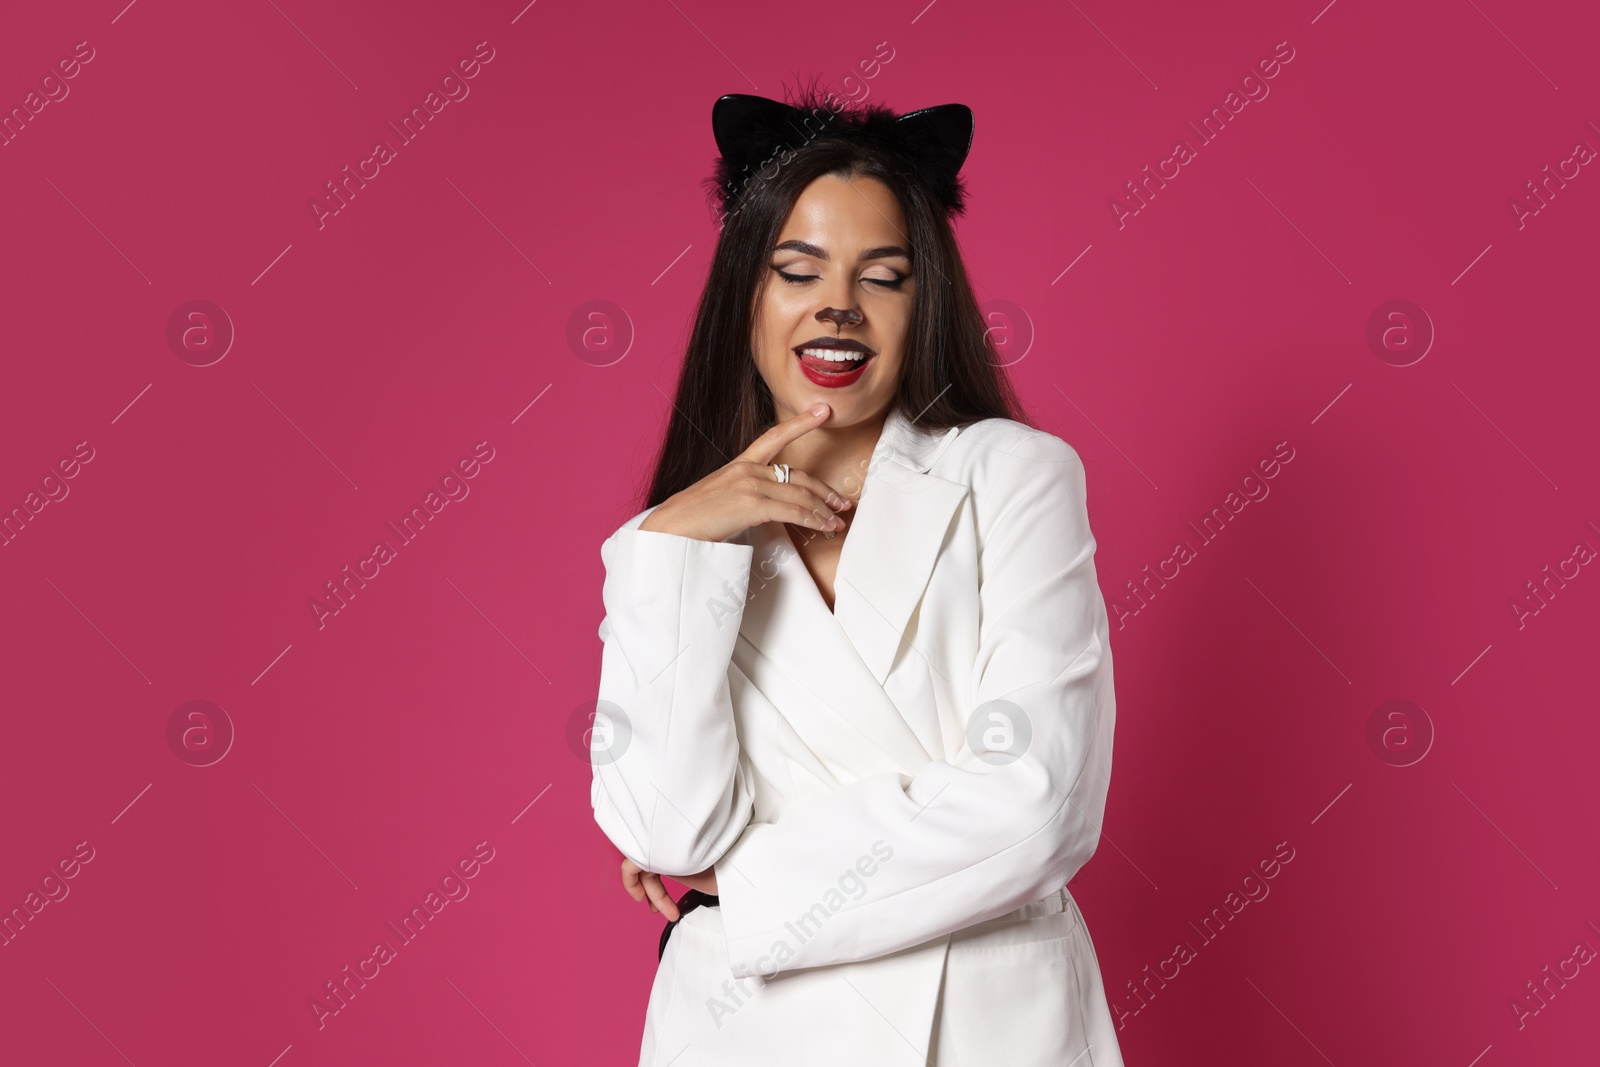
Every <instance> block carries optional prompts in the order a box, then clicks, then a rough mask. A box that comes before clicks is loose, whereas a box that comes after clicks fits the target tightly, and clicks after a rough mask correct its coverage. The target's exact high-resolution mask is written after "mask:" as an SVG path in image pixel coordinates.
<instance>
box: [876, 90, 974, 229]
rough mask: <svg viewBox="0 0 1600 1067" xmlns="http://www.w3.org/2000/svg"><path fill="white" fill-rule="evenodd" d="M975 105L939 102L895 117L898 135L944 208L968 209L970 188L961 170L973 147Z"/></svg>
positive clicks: (959, 211) (952, 211)
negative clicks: (972, 106) (962, 177)
mask: <svg viewBox="0 0 1600 1067" xmlns="http://www.w3.org/2000/svg"><path fill="white" fill-rule="evenodd" d="M972 126H973V124H972V109H971V108H970V107H968V106H967V105H965V104H940V105H938V106H937V107H925V108H923V109H922V110H921V111H912V112H910V113H908V114H905V115H901V116H900V117H899V118H897V119H895V121H894V128H895V131H896V133H897V134H898V139H899V141H900V143H901V145H902V146H903V147H904V149H905V151H907V152H908V153H910V155H911V156H912V157H913V158H915V160H916V162H917V169H918V170H920V171H921V172H922V174H923V177H925V178H926V179H927V181H928V184H929V185H930V186H931V187H932V188H933V192H934V195H935V196H937V197H938V198H939V200H940V202H941V203H943V204H944V205H945V208H946V209H947V210H948V211H950V212H951V213H953V214H956V215H961V214H964V213H965V211H966V203H967V189H966V183H965V182H964V181H962V180H961V175H960V173H959V171H960V170H961V165H962V164H963V163H965V162H966V161H967V152H968V151H969V150H971V148H972Z"/></svg>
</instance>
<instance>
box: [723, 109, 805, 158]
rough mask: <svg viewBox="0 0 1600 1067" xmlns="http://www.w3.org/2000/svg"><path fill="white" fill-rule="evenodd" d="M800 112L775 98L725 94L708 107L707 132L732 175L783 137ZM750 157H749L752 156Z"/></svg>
mask: <svg viewBox="0 0 1600 1067" xmlns="http://www.w3.org/2000/svg"><path fill="white" fill-rule="evenodd" d="M801 117H802V112H801V111H800V110H799V109H797V108H793V107H790V106H789V105H788V104H785V103H781V102H780V101H777V100H768V99H767V98H766V97H764V96H750V95H748V94H746V93H729V94H728V95H727V96H723V97H719V98H718V100H717V102H716V103H715V104H713V105H712V106H711V133H712V135H713V136H714V137H716V139H717V151H719V152H720V153H721V154H722V158H723V159H724V160H726V161H727V162H728V164H729V165H730V167H731V169H732V170H733V172H734V173H735V174H737V173H738V172H739V171H740V170H742V169H743V168H744V166H745V165H746V164H749V163H759V162H761V161H762V160H764V159H765V158H766V157H767V156H768V155H770V154H771V151H772V149H773V148H775V147H776V146H777V145H778V144H779V143H780V142H782V141H783V140H785V138H786V137H787V136H788V134H789V131H790V129H791V123H795V122H797V120H798V119H799V118H801ZM752 157H753V158H752Z"/></svg>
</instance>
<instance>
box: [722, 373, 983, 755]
mask: <svg viewBox="0 0 1600 1067" xmlns="http://www.w3.org/2000/svg"><path fill="white" fill-rule="evenodd" d="M960 432H961V428H960V427H951V428H950V429H948V430H942V431H940V430H927V429H923V428H921V427H919V426H917V425H916V424H915V422H913V421H912V419H910V418H909V417H907V416H906V414H905V413H904V412H903V411H902V410H901V408H900V405H899V404H898V403H896V404H895V406H893V407H892V408H891V409H890V411H889V414H888V416H887V417H886V418H885V420H884V426H883V432H882V433H881V434H880V436H879V439H878V445H877V447H876V448H875V449H874V450H873V454H872V458H871V460H870V462H869V464H868V468H867V474H866V479H865V484H864V485H863V487H862V491H861V499H860V501H859V502H858V503H857V505H856V507H857V513H856V516H855V519H854V520H853V522H852V523H851V527H850V532H849V534H848V535H847V536H846V538H845V543H844V547H843V549H842V550H841V552H840V556H839V566H838V570H837V572H836V574H835V577H834V610H833V611H832V612H829V611H828V606H827V604H826V603H825V602H824V601H823V599H822V593H821V592H820V591H819V590H818V589H817V586H816V582H815V580H813V579H812V577H811V574H810V572H809V571H807V570H806V566H805V562H804V561H803V560H802V559H801V558H800V557H799V555H798V553H797V552H796V551H795V547H794V541H793V539H792V538H790V536H789V533H788V530H787V529H786V528H785V527H784V525H783V524H782V523H778V522H770V523H763V524H761V525H759V526H755V527H751V528H750V529H749V530H747V531H745V536H746V537H747V539H748V543H749V544H750V545H752V546H753V547H754V549H755V553H754V556H753V562H752V569H751V575H750V596H749V597H748V599H747V601H746V604H745V609H744V617H743V619H742V621H741V624H740V627H739V632H740V634H741V636H743V637H744V638H745V639H746V640H747V641H749V642H750V643H751V644H752V645H754V646H755V647H756V648H757V649H758V650H760V651H761V652H762V654H763V655H765V656H766V657H767V658H768V659H771V660H773V661H774V662H775V663H776V664H777V665H778V666H779V667H781V668H782V669H783V670H784V672H785V673H787V674H789V675H790V676H791V677H792V678H794V679H795V680H796V681H797V682H799V683H800V684H801V685H803V686H805V687H806V688H807V689H809V690H811V691H812V692H814V693H817V694H824V693H828V692H834V693H839V692H850V693H851V694H852V696H853V697H854V698H855V699H858V700H866V701H870V702H873V703H878V702H880V701H881V704H882V706H881V707H879V708H877V709H876V710H877V711H881V712H883V714H862V715H857V716H854V717H853V719H854V728H855V729H856V730H858V731H863V732H866V733H868V734H869V736H870V737H871V740H872V741H873V743H874V744H875V745H876V746H877V747H878V748H879V749H880V750H881V751H883V752H884V753H886V754H888V755H889V756H891V757H892V758H893V759H894V760H895V761H896V762H897V763H900V764H902V765H907V764H909V765H911V766H913V767H914V766H918V765H920V763H921V762H922V761H925V760H926V759H927V758H928V756H927V754H926V752H925V750H924V749H923V747H922V745H921V742H919V741H918V740H917V738H916V735H915V734H913V733H912V732H911V729H910V727H909V726H907V725H906V723H905V720H904V717H903V716H901V715H899V714H898V713H896V711H895V709H894V707H893V705H892V704H891V703H889V698H888V696H887V694H885V693H884V692H883V688H882V686H883V683H884V681H885V679H886V678H887V677H888V674H889V669H890V668H891V667H892V666H893V665H894V661H895V658H896V656H897V655H898V654H899V653H900V652H901V651H902V649H903V648H904V647H905V644H906V642H905V631H906V626H907V624H908V623H909V622H910V619H911V615H912V613H913V612H914V611H915V610H916V607H917V604H918V603H919V602H920V600H921V599H922V594H923V591H924V590H925V589H926V588H927V585H928V578H929V576H930V575H931V574H932V572H933V567H934V564H935V562H936V561H937V559H938V556H939V550H940V547H941V546H942V545H943V544H944V541H945V535H946V533H947V532H948V531H949V528H950V523H951V520H952V519H953V518H954V516H955V514H956V511H957V509H958V508H959V507H960V505H961V502H962V501H963V500H965V499H966V497H967V487H966V486H965V485H964V484H961V483H959V482H953V481H950V480H949V479H946V478H941V477H939V476H938V475H936V474H933V473H931V471H932V467H933V465H934V463H935V462H936V461H937V460H938V458H939V456H940V455H942V454H943V453H944V451H945V449H946V448H947V447H948V446H949V444H950V442H951V441H953V440H954V439H955V437H956V436H957V435H958V434H959V433H960ZM869 683H870V684H869ZM857 694H859V696H858V695H857ZM861 710H863V711H864V710H865V709H861Z"/></svg>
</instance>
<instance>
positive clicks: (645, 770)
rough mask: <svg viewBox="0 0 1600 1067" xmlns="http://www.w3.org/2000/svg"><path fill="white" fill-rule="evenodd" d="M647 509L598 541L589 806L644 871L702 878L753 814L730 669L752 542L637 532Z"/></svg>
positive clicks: (748, 572)
mask: <svg viewBox="0 0 1600 1067" xmlns="http://www.w3.org/2000/svg"><path fill="white" fill-rule="evenodd" d="M647 514H649V512H648V511H647V512H644V513H642V514H640V515H637V516H635V517H634V518H633V519H632V520H630V521H629V522H628V523H626V524H624V526H623V527H622V529H620V530H618V531H617V532H616V533H614V534H612V535H611V536H610V537H609V538H607V539H606V541H605V542H604V543H603V544H602V545H601V548H600V555H601V558H602V560H604V562H605V569H606V575H605V584H604V588H603V593H602V595H603V599H604V601H605V610H606V614H605V618H604V619H603V620H602V621H601V623H600V630H599V635H600V639H601V640H602V641H603V642H604V648H603V649H602V651H601V659H600V686H599V699H598V701H597V702H596V711H595V721H594V728H595V731H596V732H597V736H596V737H595V738H594V739H592V740H591V743H590V747H589V758H590V766H591V767H592V768H593V770H594V777H593V781H592V784H591V789H590V805H591V807H593V809H594V817H595V821H596V822H597V823H598V824H599V825H600V829H601V830H603V831H604V832H605V835H606V837H608V838H610V839H611V842H612V843H613V844H615V845H616V846H617V848H618V849H620V850H621V852H622V854H623V855H624V856H627V857H628V858H629V859H631V860H633V862H634V863H637V864H638V865H639V866H640V867H641V868H643V869H644V870H647V871H652V872H655V873H657V874H668V875H689V874H698V873H699V872H701V871H703V870H705V869H706V868H708V867H710V866H711V865H712V864H713V863H714V862H715V861H716V860H717V859H718V858H719V857H721V856H722V854H723V853H725V852H726V851H727V850H728V848H729V847H730V846H731V845H732V844H733V842H734V841H735V840H736V839H737V838H738V836H739V833H740V832H741V831H742V830H743V829H744V827H745V825H746V824H747V823H748V822H749V820H750V813H751V810H752V801H753V793H752V783H751V781H750V779H749V776H748V773H747V772H746V771H745V770H744V769H743V768H742V767H741V764H740V760H739V742H738V736H737V731H736V729H735V726H734V718H733V705H732V702H731V699H730V694H729V686H728V666H729V663H730V661H731V659H732V656H733V647H734V642H735V640H736V639H737V637H738V634H739V623H740V620H741V619H742V618H743V615H744V604H745V595H746V591H747V588H748V584H749V580H750V560H751V557H752V555H753V554H754V552H755V549H754V548H753V547H752V546H750V545H745V544H736V543H729V542H712V541H704V540H700V539H698V538H692V537H684V536H679V535H677V534H669V533H663V532H661V531H658V530H641V529H639V528H638V526H639V523H640V522H642V521H643V519H644V517H645V515H647Z"/></svg>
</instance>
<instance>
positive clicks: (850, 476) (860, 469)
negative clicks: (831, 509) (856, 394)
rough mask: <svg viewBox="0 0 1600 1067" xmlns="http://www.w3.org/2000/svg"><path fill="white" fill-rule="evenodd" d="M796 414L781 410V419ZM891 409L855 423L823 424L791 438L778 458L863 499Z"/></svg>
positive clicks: (845, 492)
mask: <svg viewBox="0 0 1600 1067" xmlns="http://www.w3.org/2000/svg"><path fill="white" fill-rule="evenodd" d="M788 417H792V416H786V415H782V414H780V415H779V416H778V420H779V421H780V422H781V421H782V420H783V419H785V418H788ZM887 417H888V413H887V412H885V413H883V414H880V415H877V416H874V417H873V418H871V419H868V420H866V421H864V422H860V423H856V424H855V425H853V426H839V427H832V426H819V427H818V428H817V429H815V430H812V431H811V432H810V433H808V434H806V435H805V436H804V437H801V438H800V439H799V440H797V441H791V442H789V444H788V445H787V446H786V447H785V448H784V450H783V451H782V452H781V453H780V454H779V455H778V457H777V459H775V460H774V462H776V463H787V464H789V465H790V466H791V467H795V468H798V469H799V470H803V471H805V472H806V473H807V474H810V475H812V476H813V477H815V478H820V479H822V480H823V481H824V482H826V483H828V484H829V485H831V486H832V487H833V488H834V489H836V490H838V491H839V492H841V493H843V494H844V495H845V496H847V497H849V498H850V499H851V500H860V499H861V489H862V485H863V484H864V483H865V482H866V480H867V465H868V464H869V463H870V462H871V460H872V453H873V450H874V449H876V448H877V446H878V440H879V438H880V437H881V436H882V434H883V424H884V420H885V419H886V418H887Z"/></svg>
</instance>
